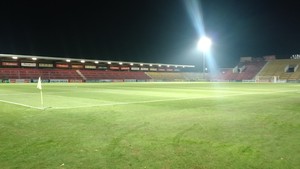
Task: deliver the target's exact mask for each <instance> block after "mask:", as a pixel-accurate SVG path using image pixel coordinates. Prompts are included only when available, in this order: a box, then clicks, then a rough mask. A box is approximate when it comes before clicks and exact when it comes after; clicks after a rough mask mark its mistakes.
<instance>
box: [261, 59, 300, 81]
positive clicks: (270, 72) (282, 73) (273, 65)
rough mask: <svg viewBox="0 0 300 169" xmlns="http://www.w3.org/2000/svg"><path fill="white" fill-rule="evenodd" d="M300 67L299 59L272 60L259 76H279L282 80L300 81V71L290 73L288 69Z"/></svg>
mask: <svg viewBox="0 0 300 169" xmlns="http://www.w3.org/2000/svg"><path fill="white" fill-rule="evenodd" d="M290 65H292V66H297V65H300V60H299V59H280V60H271V61H269V62H268V63H267V64H266V66H265V67H264V68H263V69H262V70H261V72H260V73H259V74H258V75H259V76H278V77H279V79H280V80H300V70H299V69H297V70H295V71H294V72H288V71H287V69H288V67H289V66H290Z"/></svg>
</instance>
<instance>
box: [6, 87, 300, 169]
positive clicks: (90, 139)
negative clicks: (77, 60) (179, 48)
mask: <svg viewBox="0 0 300 169" xmlns="http://www.w3.org/2000/svg"><path fill="white" fill-rule="evenodd" d="M43 96H44V107H41V103H40V92H39V90H38V89H37V88H36V84H0V143H1V144H0V152H1V153H0V166H1V167H0V168H72V169H73V168H199V169H202V168H205V169H210V168H222V169H224V168H228V169H232V168H243V169H245V168H272V169H274V168H289V169H290V168H297V167H299V166H300V161H299V159H300V144H299V140H300V132H299V131H300V113H299V112H300V99H299V98H300V97H299V96H300V85H299V84H247V83H103V84H43Z"/></svg>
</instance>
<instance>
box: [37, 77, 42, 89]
mask: <svg viewBox="0 0 300 169" xmlns="http://www.w3.org/2000/svg"><path fill="white" fill-rule="evenodd" d="M36 88H38V89H40V90H42V81H41V77H39V80H38V84H37V86H36Z"/></svg>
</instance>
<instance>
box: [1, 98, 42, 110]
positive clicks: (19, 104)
mask: <svg viewBox="0 0 300 169" xmlns="http://www.w3.org/2000/svg"><path fill="white" fill-rule="evenodd" d="M0 102H3V103H8V104H14V105H18V106H23V107H28V108H32V109H39V110H43V109H44V108H40V107H34V106H30V105H27V104H21V103H16V102H10V101H6V100H0Z"/></svg>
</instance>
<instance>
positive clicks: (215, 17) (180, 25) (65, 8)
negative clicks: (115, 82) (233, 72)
mask: <svg viewBox="0 0 300 169" xmlns="http://www.w3.org/2000/svg"><path fill="white" fill-rule="evenodd" d="M92 2H93V1H91V2H88V1H68V2H61V1H55V0H53V1H30V2H27V1H6V2H0V6H1V10H0V18H1V21H0V53H11V54H27V55H40V56H55V57H71V58H87V59H102V60H117V61H135V62H151V63H173V64H196V65H197V64H199V63H201V57H200V56H201V52H200V51H197V50H196V45H197V41H198V39H199V37H200V35H199V34H198V31H197V30H196V29H195V27H194V26H193V23H192V20H191V19H190V17H189V15H188V12H187V8H186V6H185V3H184V2H183V0H107V1H104V0H99V1H98V2H97V3H96V2H93V3H92ZM201 6H202V10H203V11H202V13H203V19H204V24H205V25H204V27H205V30H206V34H207V36H209V37H211V38H212V40H213V46H212V57H213V58H214V59H215V60H216V62H217V64H218V66H219V67H232V66H233V65H236V64H237V63H238V61H239V58H240V57H242V56H254V57H261V56H264V55H277V56H278V57H279V58H289V57H290V56H291V55H292V54H297V53H300V51H299V49H300V4H299V3H297V1H289V0H284V1H279V0H278V1H276V0H273V1H268V0H267V1H264V0H261V1H256V0H242V1H241V0H203V1H201Z"/></svg>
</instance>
